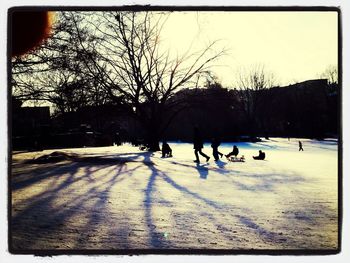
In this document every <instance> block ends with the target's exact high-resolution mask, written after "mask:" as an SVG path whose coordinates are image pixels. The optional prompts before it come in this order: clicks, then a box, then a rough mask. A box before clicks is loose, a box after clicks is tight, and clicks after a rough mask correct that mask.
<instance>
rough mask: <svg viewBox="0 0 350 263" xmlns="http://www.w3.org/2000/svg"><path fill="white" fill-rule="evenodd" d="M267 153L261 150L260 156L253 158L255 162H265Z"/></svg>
mask: <svg viewBox="0 0 350 263" xmlns="http://www.w3.org/2000/svg"><path fill="white" fill-rule="evenodd" d="M265 156H266V155H265V153H264V152H263V151H262V150H259V155H258V156H253V159H254V160H265Z"/></svg>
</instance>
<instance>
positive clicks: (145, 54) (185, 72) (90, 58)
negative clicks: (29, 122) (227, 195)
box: [13, 12, 225, 150]
mask: <svg viewBox="0 0 350 263" xmlns="http://www.w3.org/2000/svg"><path fill="white" fill-rule="evenodd" d="M168 16H169V14H168V13H154V12H61V13H59V19H58V21H59V23H58V24H57V25H56V27H57V28H56V31H57V34H56V35H54V36H53V37H52V38H51V39H50V40H49V44H48V43H46V46H45V48H44V49H43V50H45V51H46V50H48V51H47V53H46V54H45V53H44V51H40V52H39V53H38V54H40V55H41V56H42V59H41V60H40V61H42V62H43V64H41V63H37V64H36V63H31V65H30V66H31V67H29V68H30V70H29V71H28V68H23V66H22V67H20V66H17V67H14V68H16V70H14V71H13V75H14V76H15V77H14V78H13V87H15V89H14V93H13V94H16V95H17V96H18V97H21V98H29V99H38V100H48V101H51V102H53V103H55V104H56V105H60V106H61V107H62V111H63V110H65V109H67V108H69V107H70V108H71V109H72V110H74V107H75V106H76V105H78V104H79V103H83V102H84V103H91V102H90V101H91V98H92V97H94V96H96V94H103V96H102V97H103V98H104V99H105V98H107V99H108V100H109V101H111V102H112V103H118V104H123V105H125V106H126V107H128V108H129V109H130V114H131V116H133V117H135V118H136V119H137V120H138V121H139V123H140V124H141V125H142V127H143V132H144V134H145V139H146V142H147V144H148V146H149V148H150V149H151V150H158V149H159V145H158V142H159V139H160V138H161V136H162V133H163V132H164V131H165V129H166V128H167V127H168V125H169V124H170V122H171V121H172V119H173V118H174V117H175V116H176V114H177V113H178V112H180V111H181V110H183V109H184V105H185V104H184V103H183V100H179V99H175V98H173V96H174V94H175V93H176V92H177V91H178V90H179V89H181V88H183V87H185V86H186V85H187V86H188V85H195V84H196V83H198V78H199V77H200V76H201V75H202V73H203V72H206V71H208V69H209V68H210V66H211V65H212V63H213V62H214V61H215V60H216V59H217V58H219V57H220V56H222V55H223V54H224V53H225V50H224V49H219V50H218V49H217V48H216V46H217V42H213V43H209V44H208V45H207V46H206V47H205V48H204V49H203V50H200V51H197V52H191V51H190V50H188V51H186V52H185V53H184V54H183V55H181V56H179V55H178V56H173V55H172V54H171V53H170V51H169V49H168V48H167V47H164V45H162V41H161V32H162V29H163V27H164V25H165V23H166V21H167V17H168ZM34 57H36V58H37V59H38V55H36V56H35V55H33V56H31V57H30V58H31V59H33V58H34ZM23 62H25V63H30V62H33V60H31V61H30V59H29V61H28V60H27V61H22V64H23ZM39 64H40V66H36V65H39ZM17 65H20V64H17ZM33 67H34V68H35V67H36V68H35V69H34V71H36V72H37V73H38V75H37V76H36V77H35V78H34V75H35V74H34V75H33V74H32V73H33V72H34V71H33ZM45 71H48V72H49V73H48V75H46V76H45V77H43V76H44V75H43V73H42V72H45ZM26 72H27V73H28V72H29V73H30V72H32V73H30V74H32V76H28V74H26ZM22 73H24V74H22ZM196 81H197V82H196ZM96 87H98V92H97V93H96V92H95V91H94V90H93V89H95V88H96ZM99 99H101V98H100V97H99V98H98V100H99ZM101 100H102V99H101ZM67 103H68V104H67Z"/></svg>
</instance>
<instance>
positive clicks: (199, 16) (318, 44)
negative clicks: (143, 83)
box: [162, 11, 338, 87]
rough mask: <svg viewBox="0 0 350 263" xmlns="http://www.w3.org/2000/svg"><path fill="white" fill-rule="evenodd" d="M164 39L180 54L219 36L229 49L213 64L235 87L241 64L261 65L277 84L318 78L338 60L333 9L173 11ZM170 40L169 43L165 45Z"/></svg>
mask: <svg viewBox="0 0 350 263" xmlns="http://www.w3.org/2000/svg"><path fill="white" fill-rule="evenodd" d="M162 39H163V41H164V44H166V45H170V46H171V49H172V50H174V49H177V50H178V52H179V53H181V52H183V51H184V50H187V49H188V48H189V46H190V45H191V43H192V50H194V51H195V50H198V49H200V48H201V47H203V46H204V45H206V44H208V43H209V42H210V41H214V40H218V39H219V40H220V43H219V46H221V47H222V46H224V47H226V48H228V54H227V55H226V56H225V57H222V58H221V59H220V60H219V61H218V62H217V63H216V64H217V65H219V66H216V67H215V68H213V71H214V72H215V73H216V75H217V76H218V77H219V80H220V81H221V82H222V83H223V84H224V85H225V86H231V87H232V86H234V82H235V77H236V76H237V70H238V69H239V68H247V67H250V66H252V65H256V64H260V65H264V66H265V69H266V70H267V71H269V72H272V73H273V74H274V75H275V77H276V79H277V80H278V82H279V84H281V85H287V84H290V83H295V82H300V81H304V80H308V79H314V78H318V77H319V75H320V74H321V73H322V72H323V71H324V70H325V69H326V68H327V66H329V65H338V14H337V12H334V11H333V12H330V11H329V12H309V11H307V12H306V11H304V12H295V11H294V12H293V11H284V12H280V11H275V12H272V11H270V12H265V11H264V12H262V11H259V12H253V11H245V12H242V11H235V12H233V11H226V12H202V11H199V12H173V13H172V14H171V15H170V16H169V18H168V21H167V23H166V25H165V27H164V29H163V32H162ZM169 43H170V44H169Z"/></svg>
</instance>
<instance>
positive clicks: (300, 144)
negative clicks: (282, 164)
mask: <svg viewBox="0 0 350 263" xmlns="http://www.w3.org/2000/svg"><path fill="white" fill-rule="evenodd" d="M300 151H304V149H303V144H302V143H301V141H299V152H300Z"/></svg>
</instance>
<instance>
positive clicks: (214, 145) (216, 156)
mask: <svg viewBox="0 0 350 263" xmlns="http://www.w3.org/2000/svg"><path fill="white" fill-rule="evenodd" d="M219 146H220V142H219V140H218V139H216V138H213V139H212V143H211V148H213V156H214V160H215V161H218V160H219V155H220V157H221V158H222V156H223V154H222V153H221V152H219V149H218V148H219Z"/></svg>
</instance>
